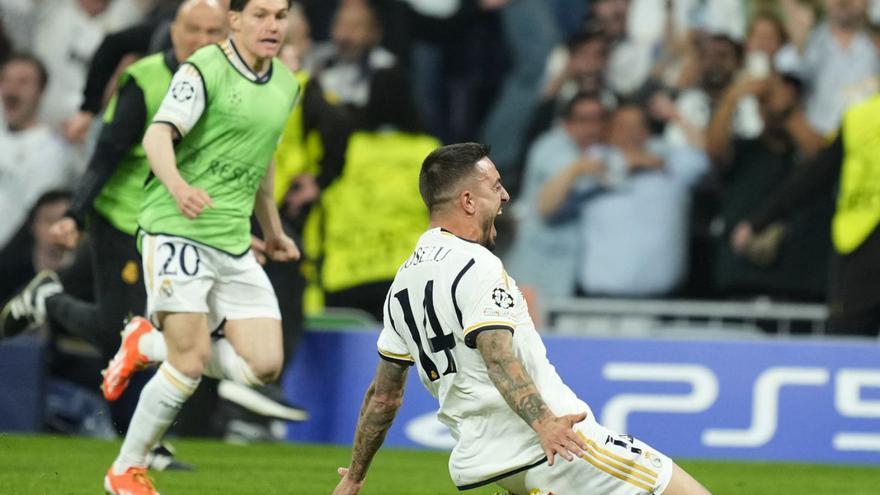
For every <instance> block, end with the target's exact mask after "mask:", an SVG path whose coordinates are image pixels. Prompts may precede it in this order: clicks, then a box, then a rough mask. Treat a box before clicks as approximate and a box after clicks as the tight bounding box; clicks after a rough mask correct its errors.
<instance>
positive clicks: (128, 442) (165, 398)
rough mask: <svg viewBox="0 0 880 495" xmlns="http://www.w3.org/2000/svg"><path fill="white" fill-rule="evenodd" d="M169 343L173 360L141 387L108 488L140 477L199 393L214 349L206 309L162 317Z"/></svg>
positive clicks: (109, 475)
mask: <svg viewBox="0 0 880 495" xmlns="http://www.w3.org/2000/svg"><path fill="white" fill-rule="evenodd" d="M158 316H159V321H160V324H161V325H162V327H163V329H164V330H163V331H164V332H165V339H166V342H167V345H168V359H167V360H166V361H165V362H164V363H163V364H162V365H161V366H160V367H159V371H158V372H157V373H156V374H155V375H154V376H153V378H152V379H150V381H149V382H148V383H147V385H146V386H145V387H144V389H143V390H142V391H141V396H140V399H139V400H138V405H137V409H135V413H134V416H133V417H132V420H131V425H130V427H129V429H128V433H127V434H126V435H125V440H124V441H123V443H122V449H121V450H120V452H119V456H118V457H117V458H116V460H115V461H114V462H113V466H112V467H111V469H110V472H108V474H107V478H105V487H107V488H108V490H112V492H113V493H120V491H119V487H118V486H116V485H114V483H123V482H125V481H126V477H127V476H130V477H136V475H137V473H138V472H139V471H140V470H143V469H144V468H145V467H146V464H147V453H148V452H149V451H150V449H151V448H152V447H153V445H155V444H156V442H158V441H159V439H160V438H162V435H164V434H165V432H166V431H167V430H168V428H169V427H170V426H171V424H172V423H173V422H174V419H175V418H176V417H177V414H178V412H179V411H180V409H181V407H183V404H184V403H185V402H186V400H187V399H188V398H189V397H190V395H192V394H193V392H195V389H196V387H197V386H198V384H199V381H200V380H201V376H202V371H203V369H204V366H205V362H206V361H207V359H208V355H209V354H210V349H211V339H210V335H209V333H208V325H207V318H206V314H205V313H170V314H163V313H160V314H159V315H158Z"/></svg>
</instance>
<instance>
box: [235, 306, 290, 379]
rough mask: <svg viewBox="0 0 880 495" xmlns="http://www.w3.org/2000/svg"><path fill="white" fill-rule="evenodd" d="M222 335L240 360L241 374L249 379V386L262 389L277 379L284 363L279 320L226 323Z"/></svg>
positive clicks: (249, 320) (258, 319) (257, 319)
mask: <svg viewBox="0 0 880 495" xmlns="http://www.w3.org/2000/svg"><path fill="white" fill-rule="evenodd" d="M224 331H225V332H226V338H227V340H228V341H229V344H230V347H231V348H233V349H234V350H235V353H236V355H237V356H238V357H239V359H240V364H239V369H240V370H242V371H240V373H242V374H243V375H244V374H246V375H248V379H249V380H250V381H252V382H253V383H252V385H265V384H267V383H272V382H274V381H275V380H277V379H278V377H279V376H280V374H281V367H282V363H283V362H284V351H283V344H282V339H281V321H280V320H276V319H272V318H252V319H246V320H228V321H227V322H226V327H225V330H224ZM230 378H231V377H230ZM236 381H239V382H240V380H236ZM240 383H241V382H240Z"/></svg>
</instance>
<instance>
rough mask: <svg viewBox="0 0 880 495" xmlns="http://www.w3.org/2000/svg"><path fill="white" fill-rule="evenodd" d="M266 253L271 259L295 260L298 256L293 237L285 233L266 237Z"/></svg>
mask: <svg viewBox="0 0 880 495" xmlns="http://www.w3.org/2000/svg"><path fill="white" fill-rule="evenodd" d="M266 255H268V256H269V259H271V260H272V261H296V260H298V259H299V257H300V252H299V248H298V247H296V243H295V242H293V239H291V238H290V237H287V236H286V235H283V234H282V235H280V236H278V237H267V238H266Z"/></svg>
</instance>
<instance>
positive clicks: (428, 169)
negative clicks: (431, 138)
mask: <svg viewBox="0 0 880 495" xmlns="http://www.w3.org/2000/svg"><path fill="white" fill-rule="evenodd" d="M489 151H490V149H489V146H488V145H485V144H481V143H456V144H449V145H446V146H441V147H440V148H437V149H436V150H434V151H432V152H431V154H429V155H428V156H427V158H425V161H424V162H422V171H421V172H420V173H419V192H420V193H421V194H422V199H423V200H424V201H425V204H426V205H427V206H428V211H429V212H433V211H434V210H435V209H436V208H437V206H438V205H440V204H442V203H444V202H446V201H447V200H448V199H450V195H451V194H452V192H453V190H454V189H455V186H456V185H457V184H458V183H459V182H460V181H461V180H462V179H464V178H465V177H468V176H469V175H471V174H473V173H474V171H475V166H476V164H477V162H478V161H480V160H481V159H483V158H485V157H487V156H489Z"/></svg>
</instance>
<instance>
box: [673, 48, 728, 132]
mask: <svg viewBox="0 0 880 495" xmlns="http://www.w3.org/2000/svg"><path fill="white" fill-rule="evenodd" d="M741 61H742V47H741V46H740V45H739V43H737V42H736V41H734V40H733V39H731V38H729V37H727V36H724V35H717V34H716V35H711V36H708V37H706V38H704V39H703V40H702V41H701V44H700V78H699V81H698V85H697V86H694V87H690V88H686V89H684V90H683V91H681V92H680V93H679V94H678V95H677V96H676V98H675V106H676V108H677V111H678V113H679V114H680V115H681V116H682V118H683V119H684V120H686V121H687V122H689V123H690V124H691V125H693V126H696V127H698V128H700V129H705V128H706V126H707V125H709V120H710V119H711V118H712V114H713V113H714V112H715V107H716V106H717V105H718V102H719V101H720V99H721V96H722V95H723V93H724V91H725V90H726V89H727V87H728V86H729V85H730V83H731V82H732V81H733V78H734V75H736V72H737V70H739V67H740V63H741ZM664 134H665V136H664V137H665V139H666V142H667V144H669V145H670V146H684V145H686V144H687V142H688V137H687V131H686V130H685V129H683V128H682V127H681V126H679V125H677V124H675V123H672V125H667V126H666V127H665V130H664Z"/></svg>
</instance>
